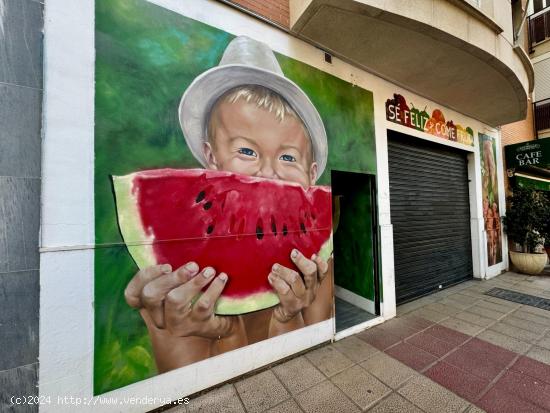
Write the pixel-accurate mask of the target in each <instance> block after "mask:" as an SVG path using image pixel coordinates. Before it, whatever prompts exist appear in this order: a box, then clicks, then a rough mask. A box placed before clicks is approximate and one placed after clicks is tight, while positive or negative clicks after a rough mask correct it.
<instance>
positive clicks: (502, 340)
mask: <svg viewBox="0 0 550 413" xmlns="http://www.w3.org/2000/svg"><path fill="white" fill-rule="evenodd" d="M477 338H479V339H482V340H485V341H488V342H489V343H492V344H495V345H497V346H500V347H503V348H505V349H507V350H510V351H513V352H516V353H518V354H524V353H525V352H527V350H529V349H530V348H531V345H532V344H530V343H526V342H525V341H521V340H518V339H515V338H513V337H510V336H507V335H505V334H502V333H499V332H497V331H493V330H485V331H482V332H481V333H479V334H478V335H477Z"/></svg>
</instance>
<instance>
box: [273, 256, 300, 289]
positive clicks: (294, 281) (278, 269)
mask: <svg viewBox="0 0 550 413" xmlns="http://www.w3.org/2000/svg"><path fill="white" fill-rule="evenodd" d="M272 272H273V273H274V274H275V275H277V276H278V277H280V278H281V279H282V280H283V281H285V282H286V283H287V284H288V285H289V286H290V288H291V289H292V291H293V292H294V295H295V296H296V297H303V296H304V294H305V292H306V286H305V285H304V282H303V281H302V277H300V274H298V273H297V272H296V271H294V270H291V269H290V268H286V267H283V266H282V265H280V264H275V265H274V266H273V268H272Z"/></svg>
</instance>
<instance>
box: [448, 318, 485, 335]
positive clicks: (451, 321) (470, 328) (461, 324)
mask: <svg viewBox="0 0 550 413" xmlns="http://www.w3.org/2000/svg"><path fill="white" fill-rule="evenodd" d="M440 324H441V325H442V326H445V327H448V328H451V329H453V330H456V331H459V332H461V333H464V334H468V335H470V336H475V335H476V334H479V333H480V332H482V331H483V330H484V329H485V327H480V326H478V325H475V324H472V323H468V322H467V321H463V320H459V319H457V318H447V319H446V320H443V321H442V322H441V323H440Z"/></svg>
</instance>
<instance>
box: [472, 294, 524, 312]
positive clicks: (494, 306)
mask: <svg viewBox="0 0 550 413" xmlns="http://www.w3.org/2000/svg"><path fill="white" fill-rule="evenodd" d="M485 297H487V298H489V297H488V296H485ZM508 303H510V304H508ZM511 303H512V301H507V302H506V304H504V303H496V302H494V301H492V300H488V299H483V300H481V301H479V302H478V303H476V305H477V306H479V307H483V308H486V309H488V310H493V311H496V312H499V313H509V312H510V308H512V307H514V306H512V305H511ZM515 304H516V306H515V307H517V306H518V305H520V304H518V303H515ZM472 312H473V311H472Z"/></svg>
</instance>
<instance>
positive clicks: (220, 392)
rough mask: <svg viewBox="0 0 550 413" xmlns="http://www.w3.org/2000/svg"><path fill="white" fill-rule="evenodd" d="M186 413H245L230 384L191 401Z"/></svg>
mask: <svg viewBox="0 0 550 413" xmlns="http://www.w3.org/2000/svg"><path fill="white" fill-rule="evenodd" d="M187 411H188V412H201V413H202V412H205V413H216V412H221V411H223V412H227V413H229V412H232V413H233V412H235V413H237V412H245V410H244V407H243V405H242V403H241V401H240V400H239V396H238V395H237V392H236V391H235V388H234V387H233V386H232V385H230V384H226V385H225V386H222V387H220V388H218V389H215V390H212V391H209V392H208V393H206V394H204V395H202V396H200V397H199V398H197V399H191V400H190V401H189V404H188V405H187Z"/></svg>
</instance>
